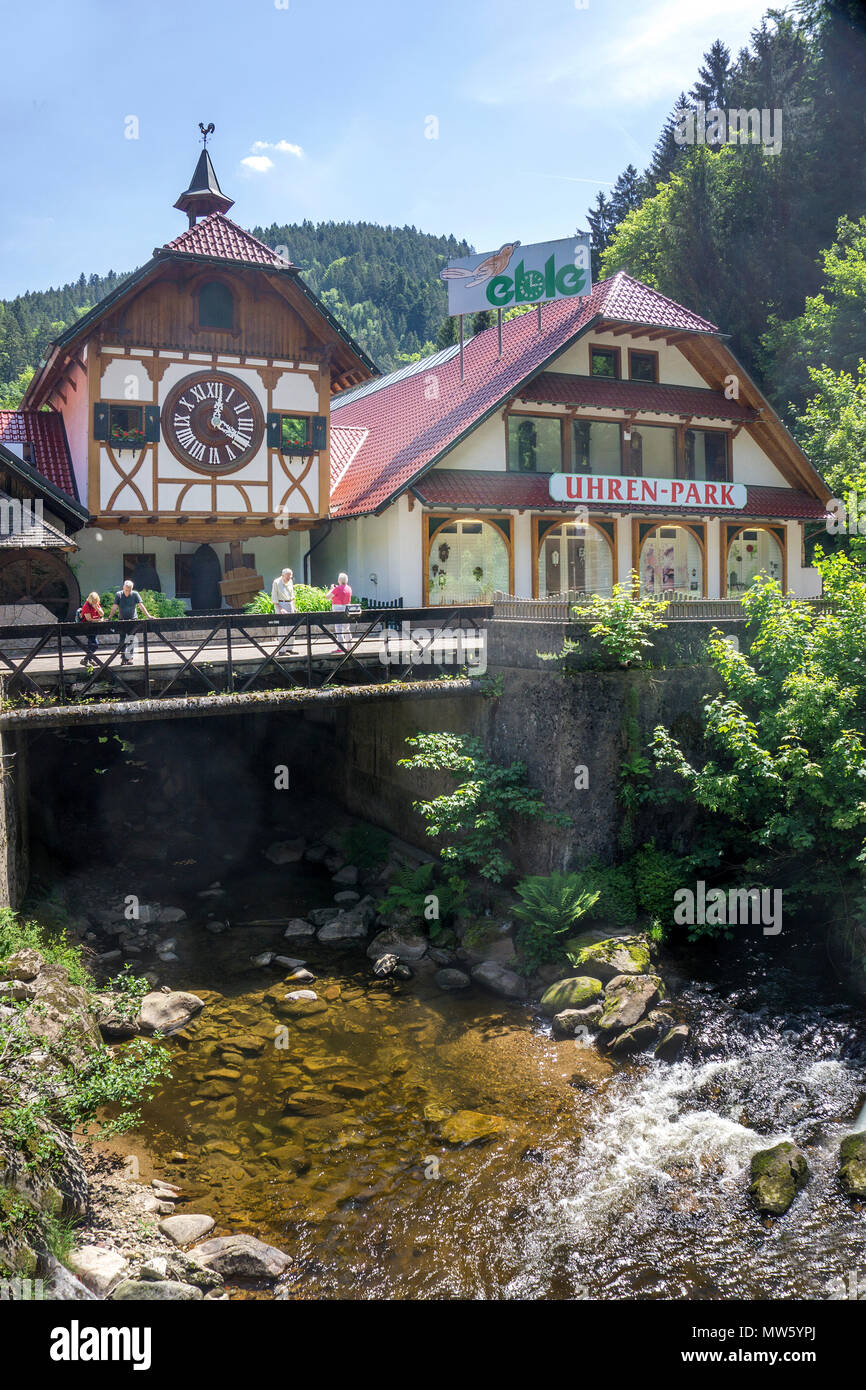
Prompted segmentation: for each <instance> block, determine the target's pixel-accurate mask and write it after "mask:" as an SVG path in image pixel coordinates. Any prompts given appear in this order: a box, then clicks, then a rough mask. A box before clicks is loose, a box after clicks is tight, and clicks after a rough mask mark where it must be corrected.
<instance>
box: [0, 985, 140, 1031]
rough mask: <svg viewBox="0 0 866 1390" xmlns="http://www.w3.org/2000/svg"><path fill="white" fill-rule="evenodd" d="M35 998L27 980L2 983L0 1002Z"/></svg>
mask: <svg viewBox="0 0 866 1390" xmlns="http://www.w3.org/2000/svg"><path fill="white" fill-rule="evenodd" d="M35 998H36V990H35V988H34V987H33V985H32V984H31V983H30V982H29V981H27V980H5V981H4V982H3V983H2V984H0V1002H2V1003H4V1004H23V1003H24V1002H25V1000H29V999H35ZM133 1032H135V1029H133Z"/></svg>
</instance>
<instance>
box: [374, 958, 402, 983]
mask: <svg viewBox="0 0 866 1390" xmlns="http://www.w3.org/2000/svg"><path fill="white" fill-rule="evenodd" d="M397 965H398V961H397V957H396V956H391V955H389V956H380V957H379V959H378V960H376V961H374V962H373V974H374V975H378V976H379V978H380V979H383V978H384V977H385V976H386V975H393V974H394V971H395V970H396V969H397Z"/></svg>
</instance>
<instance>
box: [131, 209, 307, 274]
mask: <svg viewBox="0 0 866 1390" xmlns="http://www.w3.org/2000/svg"><path fill="white" fill-rule="evenodd" d="M166 251H170V252H172V254H173V255H176V256H206V257H207V259H208V260H218V261H242V262H243V263H244V264H246V265H263V266H268V267H270V268H271V269H273V270H289V269H292V268H293V267H292V266H291V265H290V263H289V262H288V261H284V260H283V258H282V257H281V256H278V255H277V253H276V251H272V250H271V248H270V246H265V243H264V242H263V241H259V239H258V237H254V236H251V235H250V233H249V232H245V231H244V229H243V227H239V226H238V225H237V223H236V222H232V220H231V218H229V217H226V216H225V214H224V213H222V212H211V213H209V214H208V216H207V217H203V218H202V219H201V221H200V222H196V224H195V226H194V227H189V228H188V229H187V231H185V232H183V233H181V235H180V236H178V237H175V239H174V241H169V242H166V244H165V246H163V247H161V248H158V249H157V250H156V251H155V252H154V255H155V256H159V255H161V254H162V253H164V252H166Z"/></svg>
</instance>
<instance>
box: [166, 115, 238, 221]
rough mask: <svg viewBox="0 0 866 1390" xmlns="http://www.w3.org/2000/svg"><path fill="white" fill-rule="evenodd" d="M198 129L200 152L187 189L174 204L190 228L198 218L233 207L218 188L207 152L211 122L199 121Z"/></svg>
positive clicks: (211, 129)
mask: <svg viewBox="0 0 866 1390" xmlns="http://www.w3.org/2000/svg"><path fill="white" fill-rule="evenodd" d="M198 128H199V130H200V131H201V134H202V142H201V143H202V152H201V154H200V155H199V157H198V163H197V164H196V166H195V171H194V173H193V176H192V178H191V179H190V181H189V188H187V189H186V190H185V191H184V192H183V193H181V195H180V197H179V198H178V200H177V202H176V203H175V207H176V208H179V209H180V211H181V212H185V213H186V215H187V217H188V218H189V225H190V226H191V227H194V226H195V223H196V219H197V218H199V217H206V216H207V215H208V213H210V212H228V210H229V208H230V207H234V199H233V198H227V197H226V195H225V194H224V193H223V191H222V189H221V188H220V186H219V179H218V178H217V176H216V174H215V172H214V167H213V165H212V163H211V158H210V155H209V154H208V152H207V138H208V136H209V135H212V134H213V130H214V124H213V121H211V122H210V123H209V125H204V124H203V123H202V122H201V121H199V127H198Z"/></svg>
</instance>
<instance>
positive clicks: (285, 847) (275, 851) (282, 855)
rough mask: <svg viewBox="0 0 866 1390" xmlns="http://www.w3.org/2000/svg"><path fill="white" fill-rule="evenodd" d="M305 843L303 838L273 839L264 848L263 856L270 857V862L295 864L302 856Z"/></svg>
mask: <svg viewBox="0 0 866 1390" xmlns="http://www.w3.org/2000/svg"><path fill="white" fill-rule="evenodd" d="M306 844H307V842H306V840H304V839H299V840H275V841H274V843H273V844H272V845H268V847H267V849H266V850H265V858H266V859H270V861H271V863H272V864H297V862H298V860H299V859H303V857H304V850H305V849H306Z"/></svg>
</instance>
